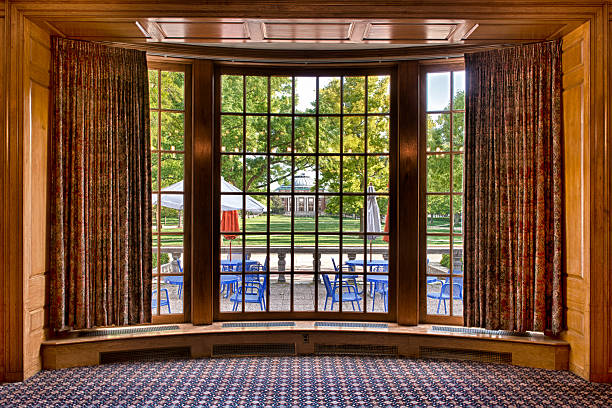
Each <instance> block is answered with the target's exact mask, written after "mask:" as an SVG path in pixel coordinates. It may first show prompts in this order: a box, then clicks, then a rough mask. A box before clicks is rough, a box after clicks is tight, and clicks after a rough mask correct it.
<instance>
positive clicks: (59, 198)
mask: <svg viewBox="0 0 612 408" xmlns="http://www.w3.org/2000/svg"><path fill="white" fill-rule="evenodd" d="M52 58H53V66H52V70H53V72H52V79H53V83H52V87H53V98H54V128H53V132H52V144H53V154H52V163H51V171H52V175H53V177H52V186H51V191H52V193H51V201H52V202H51V205H52V215H51V254H52V255H51V267H50V272H51V316H50V319H51V326H52V327H53V328H54V329H55V330H65V329H81V328H89V327H94V326H108V325H128V324H136V323H144V322H149V321H150V320H151V260H152V249H151V222H150V217H151V153H150V148H149V144H150V135H149V90H148V72H147V61H146V55H145V53H144V52H140V51H134V50H125V49H120V48H113V47H107V46H103V45H99V44H93V43H89V42H84V41H73V40H66V39H62V38H54V39H53V42H52Z"/></svg>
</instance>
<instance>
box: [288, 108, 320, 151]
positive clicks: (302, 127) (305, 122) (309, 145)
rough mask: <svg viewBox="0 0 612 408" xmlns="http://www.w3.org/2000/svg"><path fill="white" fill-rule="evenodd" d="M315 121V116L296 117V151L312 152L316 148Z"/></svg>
mask: <svg viewBox="0 0 612 408" xmlns="http://www.w3.org/2000/svg"><path fill="white" fill-rule="evenodd" d="M316 132H317V121H316V118H315V117H312V116H309V117H299V116H298V117H296V118H295V133H294V136H293V137H294V138H295V142H294V146H295V152H296V153H314V152H315V151H316V149H317V133H316Z"/></svg>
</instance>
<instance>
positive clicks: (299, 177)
mask: <svg viewBox="0 0 612 408" xmlns="http://www.w3.org/2000/svg"><path fill="white" fill-rule="evenodd" d="M315 162H316V158H315V157H314V156H295V167H294V177H295V192H296V193H298V192H306V193H311V192H314V191H315Z"/></svg>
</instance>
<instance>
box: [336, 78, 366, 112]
mask: <svg viewBox="0 0 612 408" xmlns="http://www.w3.org/2000/svg"><path fill="white" fill-rule="evenodd" d="M342 102H343V113H364V112H365V77H362V76H359V77H344V84H343V100H342Z"/></svg>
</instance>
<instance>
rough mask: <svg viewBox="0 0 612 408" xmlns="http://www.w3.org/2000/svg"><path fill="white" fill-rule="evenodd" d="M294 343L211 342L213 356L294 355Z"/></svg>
mask: <svg viewBox="0 0 612 408" xmlns="http://www.w3.org/2000/svg"><path fill="white" fill-rule="evenodd" d="M295 354H296V353H295V344H294V343H263V344H213V347H212V356H213V357H246V356H294V355H295Z"/></svg>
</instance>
